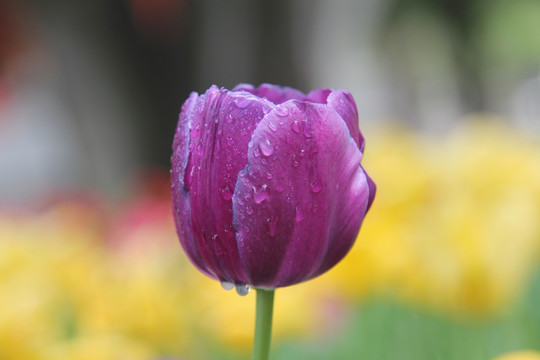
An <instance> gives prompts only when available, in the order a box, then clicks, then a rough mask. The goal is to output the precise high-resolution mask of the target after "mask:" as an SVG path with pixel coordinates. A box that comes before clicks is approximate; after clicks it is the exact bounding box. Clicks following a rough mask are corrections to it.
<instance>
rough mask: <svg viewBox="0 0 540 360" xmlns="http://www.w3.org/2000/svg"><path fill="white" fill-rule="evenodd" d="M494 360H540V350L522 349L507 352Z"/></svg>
mask: <svg viewBox="0 0 540 360" xmlns="http://www.w3.org/2000/svg"><path fill="white" fill-rule="evenodd" d="M493 360H540V352H538V351H535V350H522V351H513V352H510V353H506V354H503V355H500V356H497V357H496V358H493Z"/></svg>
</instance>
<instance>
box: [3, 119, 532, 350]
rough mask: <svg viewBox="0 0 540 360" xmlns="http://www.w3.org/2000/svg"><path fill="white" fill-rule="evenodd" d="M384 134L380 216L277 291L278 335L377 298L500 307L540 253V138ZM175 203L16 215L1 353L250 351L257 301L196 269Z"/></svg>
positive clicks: (8, 248) (8, 245) (6, 254)
mask: <svg viewBox="0 0 540 360" xmlns="http://www.w3.org/2000/svg"><path fill="white" fill-rule="evenodd" d="M369 139H371V140H370V144H369V145H370V147H369V152H370V154H369V155H370V156H369V157H367V158H366V161H368V164H366V166H369V168H370V169H372V174H373V178H374V180H375V181H376V182H377V185H378V187H379V192H378V194H377V201H375V202H374V205H373V206H374V208H373V209H372V210H371V212H370V215H369V216H370V221H369V222H366V224H365V226H364V227H363V228H362V230H361V238H359V240H358V241H357V243H356V244H355V245H354V247H353V249H352V250H351V252H350V253H349V254H348V255H347V257H346V258H345V259H344V260H343V261H342V262H341V263H340V264H339V265H337V266H336V267H335V268H334V269H333V270H332V271H329V272H328V273H327V274H325V275H324V276H321V277H319V278H317V279H314V280H312V281H309V282H307V283H304V284H300V285H298V286H295V287H287V288H283V289H282V290H281V292H280V293H279V294H277V299H276V300H277V301H279V303H280V306H279V307H277V308H276V313H275V318H274V335H275V336H274V339H275V340H276V342H277V343H279V342H281V341H286V340H287V341H291V340H292V341H294V340H295V339H299V338H317V337H319V338H320V337H325V338H327V337H329V336H330V335H331V334H332V333H333V332H335V331H336V330H338V329H339V328H340V326H341V324H342V323H343V322H344V320H345V319H346V318H347V316H348V315H347V314H348V313H347V311H348V308H349V307H350V306H351V304H353V303H355V302H357V301H358V300H362V299H365V298H367V297H368V296H371V295H373V294H377V293H384V294H393V295H394V296H396V297H397V298H400V299H404V300H406V301H409V302H416V303H419V304H423V305H428V306H431V307H436V308H441V309H447V310H451V311H458V312H466V313H472V314H484V313H486V312H487V313H490V312H495V311H498V310H500V309H504V307H505V306H506V305H507V304H509V303H510V302H511V301H512V300H514V299H515V298H516V297H519V296H520V294H522V292H523V290H524V288H525V285H526V284H527V281H528V278H529V276H530V275H531V272H532V269H533V267H534V265H535V264H537V263H538V259H539V256H538V255H539V252H540V251H539V250H540V221H538V220H539V219H540V161H539V160H540V145H539V144H538V143H535V142H533V141H531V140H528V139H527V138H526V137H524V136H523V135H520V134H519V133H515V132H513V131H511V130H509V129H508V128H507V127H505V126H502V125H496V124H492V123H483V122H478V123H473V124H470V125H467V126H464V127H463V128H460V129H457V130H456V131H454V132H452V133H451V134H449V135H446V136H440V135H427V134H419V133H415V132H412V131H410V130H407V129H379V130H373V132H372V133H371V134H369ZM169 206H170V205H169V200H168V199H167V198H159V199H156V198H148V197H137V198H135V199H133V202H132V203H130V204H127V205H126V206H125V207H123V208H121V210H120V211H115V212H112V211H106V210H105V208H101V207H96V206H94V205H91V204H90V205H89V204H87V203H84V202H79V201H75V202H59V203H57V204H54V205H53V206H51V207H49V208H48V209H46V210H43V211H41V212H35V213H31V212H29V213H23V214H11V215H7V214H5V213H3V215H0V359H8V360H11V359H17V360H18V359H25V360H26V359H28V360H34V359H35V360H41V359H44V360H49V359H76V360H77V359H119V358H129V359H152V358H159V357H166V356H183V357H185V358H189V359H208V358H210V357H211V350H212V349H211V346H209V345H208V344H209V343H211V344H217V345H218V346H219V345H222V346H226V347H227V348H231V349H236V350H239V351H245V352H246V353H247V352H248V351H249V348H250V346H251V342H252V330H253V324H254V314H253V311H252V309H253V305H254V304H253V302H254V301H255V297H254V296H252V294H250V295H249V296H246V297H239V296H237V295H236V294H234V292H225V291H224V290H223V289H222V288H221V286H220V285H219V283H218V282H216V281H212V280H210V279H208V278H206V277H205V276H203V275H201V274H200V273H199V272H198V271H197V270H195V269H194V268H193V266H191V264H189V262H188V260H187V258H186V257H185V255H183V253H182V251H181V249H180V245H179V243H178V240H177V238H176V234H175V230H174V226H173V223H172V219H171V217H170V209H169ZM308 299H309V300H308ZM516 354H519V353H516ZM522 354H526V353H522ZM503 359H504V360H506V358H500V359H498V360H503ZM508 359H510V358H508ZM511 359H514V358H511ZM515 359H521V358H519V357H516V358H515ZM523 359H528V358H523ZM530 359H534V358H530Z"/></svg>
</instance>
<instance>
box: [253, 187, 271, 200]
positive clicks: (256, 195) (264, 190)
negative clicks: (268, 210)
mask: <svg viewBox="0 0 540 360" xmlns="http://www.w3.org/2000/svg"><path fill="white" fill-rule="evenodd" d="M253 199H254V200H255V202H256V203H257V204H260V203H262V202H263V201H264V200H266V199H268V185H266V184H264V185H263V186H261V188H260V190H257V189H256V188H255V187H254V188H253Z"/></svg>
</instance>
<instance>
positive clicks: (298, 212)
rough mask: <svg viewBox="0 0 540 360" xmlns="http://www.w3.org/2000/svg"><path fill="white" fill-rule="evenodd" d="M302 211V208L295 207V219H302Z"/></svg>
mask: <svg viewBox="0 0 540 360" xmlns="http://www.w3.org/2000/svg"><path fill="white" fill-rule="evenodd" d="M304 218H305V216H304V212H303V211H302V208H299V207H298V206H297V207H296V216H295V219H296V221H297V222H299V221H302V220H304Z"/></svg>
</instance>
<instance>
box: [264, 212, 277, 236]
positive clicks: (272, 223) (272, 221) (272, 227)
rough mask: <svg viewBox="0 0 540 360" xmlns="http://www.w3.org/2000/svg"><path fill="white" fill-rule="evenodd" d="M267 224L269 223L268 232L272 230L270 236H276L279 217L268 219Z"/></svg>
mask: <svg viewBox="0 0 540 360" xmlns="http://www.w3.org/2000/svg"><path fill="white" fill-rule="evenodd" d="M266 222H267V223H268V230H270V236H276V230H277V224H278V217H277V216H271V217H269V218H268V219H266Z"/></svg>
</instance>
